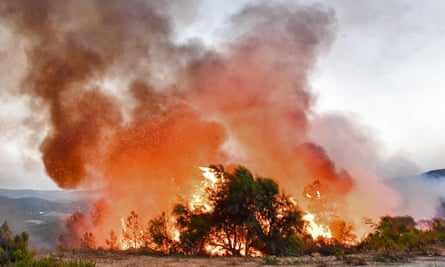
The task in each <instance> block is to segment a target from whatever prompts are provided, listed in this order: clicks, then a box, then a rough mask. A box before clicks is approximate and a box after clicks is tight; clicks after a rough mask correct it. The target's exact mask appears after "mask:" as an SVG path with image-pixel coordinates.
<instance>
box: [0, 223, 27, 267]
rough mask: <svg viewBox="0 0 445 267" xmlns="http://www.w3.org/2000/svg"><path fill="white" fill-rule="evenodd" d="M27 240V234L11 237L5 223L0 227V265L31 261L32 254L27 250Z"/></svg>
mask: <svg viewBox="0 0 445 267" xmlns="http://www.w3.org/2000/svg"><path fill="white" fill-rule="evenodd" d="M28 240H29V235H28V233H27V232H23V233H21V234H20V235H16V236H13V234H12V232H11V230H10V229H9V225H8V223H7V222H6V221H5V222H4V223H3V224H2V225H1V226H0V265H1V266H9V265H12V264H13V263H16V262H19V261H23V260H28V259H31V258H32V257H33V255H34V253H33V252H32V251H29V250H28Z"/></svg>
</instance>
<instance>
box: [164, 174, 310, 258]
mask: <svg viewBox="0 0 445 267" xmlns="http://www.w3.org/2000/svg"><path fill="white" fill-rule="evenodd" d="M213 168H214V171H215V173H217V175H218V176H219V177H220V179H219V180H218V182H217V184H216V186H215V188H214V189H212V188H210V189H209V194H208V196H209V203H210V209H209V208H204V207H198V208H195V209H194V210H190V209H189V208H187V207H186V206H184V205H177V206H176V207H175V209H174V211H173V213H174V215H175V218H176V221H177V223H178V226H179V229H180V233H181V234H180V241H181V242H180V244H181V246H182V249H183V251H184V252H185V253H186V254H199V253H205V249H206V248H204V244H207V245H209V246H210V247H212V248H213V249H215V250H220V251H224V253H227V254H229V255H233V256H239V255H252V254H255V252H256V251H257V252H261V253H262V254H269V255H296V254H300V253H301V251H300V249H301V245H302V241H301V239H300V235H301V233H302V230H303V224H304V222H303V220H302V216H301V211H300V210H299V209H298V208H297V207H296V206H295V205H294V204H292V203H291V202H290V201H289V200H288V198H287V197H286V196H285V195H283V194H279V189H278V185H277V184H276V183H275V182H274V181H273V180H271V179H268V178H256V179H255V178H254V177H253V175H252V173H251V172H250V171H249V170H247V169H246V168H243V167H238V168H237V169H235V171H234V172H233V173H227V172H225V171H224V169H223V167H222V166H213Z"/></svg>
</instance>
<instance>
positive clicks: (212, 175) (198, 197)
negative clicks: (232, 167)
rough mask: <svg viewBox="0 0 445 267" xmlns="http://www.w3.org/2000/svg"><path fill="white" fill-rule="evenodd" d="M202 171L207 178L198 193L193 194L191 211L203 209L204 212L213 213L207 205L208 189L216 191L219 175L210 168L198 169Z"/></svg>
mask: <svg viewBox="0 0 445 267" xmlns="http://www.w3.org/2000/svg"><path fill="white" fill-rule="evenodd" d="M198 169H200V170H201V171H202V176H203V177H204V178H206V179H205V180H203V181H201V182H200V184H199V186H198V187H197V188H196V191H195V192H194V193H193V195H192V198H191V200H190V201H189V206H190V208H191V209H196V208H203V209H204V211H207V212H208V211H211V209H212V208H211V207H210V205H209V204H208V203H207V191H206V190H207V189H208V188H210V189H215V186H216V182H217V181H218V178H217V174H216V172H215V170H214V169H212V168H209V167H198Z"/></svg>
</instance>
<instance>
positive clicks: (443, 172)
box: [422, 169, 445, 179]
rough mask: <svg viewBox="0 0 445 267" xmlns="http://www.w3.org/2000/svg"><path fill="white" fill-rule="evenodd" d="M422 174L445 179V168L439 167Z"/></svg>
mask: <svg viewBox="0 0 445 267" xmlns="http://www.w3.org/2000/svg"><path fill="white" fill-rule="evenodd" d="M422 176H425V177H428V178H435V179H445V169H437V170H432V171H427V172H424V173H422Z"/></svg>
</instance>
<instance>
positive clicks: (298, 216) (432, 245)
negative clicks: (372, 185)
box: [0, 165, 445, 265]
mask: <svg viewBox="0 0 445 267" xmlns="http://www.w3.org/2000/svg"><path fill="white" fill-rule="evenodd" d="M210 170H211V172H212V173H213V175H214V176H215V180H214V181H213V183H212V184H211V185H209V186H208V188H207V189H206V194H205V197H206V199H205V201H203V202H202V203H201V204H200V205H201V206H199V205H198V206H197V205H191V204H186V203H179V204H177V205H176V206H175V207H174V209H173V211H172V216H169V215H167V214H166V213H162V214H161V215H159V216H157V217H154V218H152V219H151V220H150V221H148V224H144V223H143V222H141V221H140V218H139V216H138V214H137V213H136V212H135V211H131V212H130V214H129V215H128V216H127V217H126V219H125V220H124V226H123V228H122V229H121V235H120V237H118V236H117V234H116V233H115V232H114V231H113V230H112V231H110V233H109V237H108V238H107V240H106V241H105V243H106V244H107V246H108V248H109V249H110V250H116V249H122V248H123V249H128V248H140V249H142V250H141V251H144V253H147V252H148V253H161V254H171V253H177V254H183V255H209V254H217V255H230V256H248V255H262V256H263V263H265V264H279V263H280V262H279V258H277V256H298V255H318V256H335V258H336V259H339V260H343V261H345V263H346V264H352V265H363V264H365V260H364V259H363V258H362V257H355V256H352V255H353V254H355V253H357V252H365V253H367V254H368V255H369V254H371V255H373V256H374V258H375V259H376V260H382V261H405V260H408V259H410V257H413V256H416V255H436V254H438V253H439V249H440V248H441V247H443V246H444V245H445V224H444V222H443V221H442V220H440V219H435V220H434V221H432V222H431V225H430V227H426V228H425V230H420V229H418V228H416V226H417V225H416V222H415V221H414V219H413V218H412V217H409V216H403V217H390V216H384V217H382V218H381V219H380V221H379V222H377V223H374V222H370V221H368V223H371V224H372V226H373V228H374V231H373V232H372V233H371V234H369V235H368V236H367V237H366V238H365V239H364V240H363V241H362V242H361V243H360V244H355V241H356V236H355V235H354V234H353V233H352V232H353V229H352V227H351V226H348V225H347V224H346V223H345V222H344V221H342V220H334V221H331V222H330V225H329V228H330V231H331V234H332V236H333V237H332V238H319V239H316V240H314V239H313V238H312V236H311V235H310V234H309V233H308V232H307V231H306V228H305V221H304V220H303V218H302V214H303V213H302V211H300V209H299V208H298V207H297V206H296V205H295V204H294V203H293V202H292V201H291V198H290V197H288V196H286V195H285V194H284V193H283V192H280V190H279V187H278V184H277V183H276V182H274V181H273V180H272V179H269V178H264V177H255V176H254V175H253V174H252V173H251V172H250V171H249V170H248V169H246V168H244V167H237V168H235V169H234V170H233V171H230V172H228V171H226V170H225V169H224V167H223V166H221V165H218V166H210ZM311 186H312V187H314V186H316V187H319V186H320V184H319V183H318V182H317V183H314V184H313V185H311ZM203 203H205V204H203ZM84 216H85V215H83V214H80V213H79V214H74V215H73V216H71V217H70V218H69V220H68V223H67V229H71V228H74V224H75V222H83V221H84ZM99 217H100V216H98V218H99ZM99 219H100V218H99ZM70 227H71V228H70ZM3 228H4V226H2V229H3ZM6 229H7V225H6ZM63 237H64V238H65V239H67V240H70V241H71V244H76V242H77V243H79V244H80V246H79V247H80V248H83V249H97V244H96V238H95V236H94V234H93V233H91V232H85V233H83V235H82V236H81V237H80V240H79V238H78V239H77V240H73V239H72V238H71V236H70V235H66V236H63ZM1 240H10V241H8V242H10V243H8V244H9V245H3V243H1V245H2V247H1V250H0V252H1V255H2V258H1V259H2V260H4V261H6V262H14V261H19V260H21V259H28V258H29V256H27V255H29V254H28V252H27V250H26V249H25V248H26V246H27V235H26V233H24V234H22V235H21V236H17V237H16V238H12V234H10V232H8V231H6V230H2V239H1ZM2 242H3V241H2ZM11 242H12V243H11ZM11 244H14V245H11ZM12 251H15V252H12ZM4 255H8V256H4Z"/></svg>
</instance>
